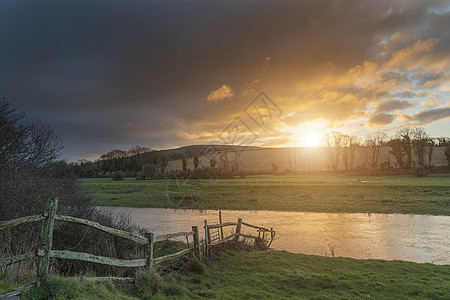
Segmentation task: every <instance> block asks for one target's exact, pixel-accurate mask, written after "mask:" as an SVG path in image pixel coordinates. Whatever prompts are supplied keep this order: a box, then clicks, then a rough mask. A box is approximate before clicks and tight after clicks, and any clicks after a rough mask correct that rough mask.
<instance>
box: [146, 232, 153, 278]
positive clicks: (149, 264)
mask: <svg viewBox="0 0 450 300" xmlns="http://www.w3.org/2000/svg"><path fill="white" fill-rule="evenodd" d="M147 238H148V241H149V243H148V245H147V246H146V249H147V267H149V268H150V269H151V268H152V267H153V247H154V241H153V232H149V233H148V236H147Z"/></svg>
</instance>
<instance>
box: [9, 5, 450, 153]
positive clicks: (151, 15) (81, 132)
mask: <svg viewBox="0 0 450 300" xmlns="http://www.w3.org/2000/svg"><path fill="white" fill-rule="evenodd" d="M445 3H446V2H445V1H356V0H355V1H297V2H294V1H236V2H232V1H140V0H139V1H138V0H135V1H114V0H113V1H100V0H94V1H92V0H91V1H87V0H81V1H50V0H46V1H18V0H14V1H9V0H3V1H1V2H0V37H1V43H2V47H0V66H1V67H2V72H0V95H6V96H9V97H10V98H13V99H16V100H17V101H18V102H19V103H21V104H23V106H24V108H26V109H27V110H28V111H29V112H30V113H32V114H39V115H41V116H42V117H44V118H48V119H50V121H53V122H55V123H56V125H57V126H58V128H59V129H60V130H61V131H63V132H64V136H65V137H66V140H68V142H69V146H70V147H71V149H74V150H70V151H73V153H82V152H83V151H84V150H78V149H87V148H88V147H87V146H86V145H91V148H90V149H92V152H96V151H98V152H100V151H105V150H106V151H107V150H109V149H112V148H118V147H119V146H121V147H122V146H123V147H126V145H130V146H132V145H134V144H143V145H146V146H150V147H167V146H173V145H183V144H185V143H195V142H196V141H192V140H189V139H188V138H187V137H186V136H187V135H184V134H182V133H180V131H183V130H185V131H196V130H198V131H199V133H198V135H199V136H208V134H206V131H209V132H210V133H211V132H216V131H219V132H220V129H221V128H223V127H224V126H225V125H226V124H227V123H228V122H229V121H231V120H233V119H234V116H236V115H237V114H239V113H241V111H242V109H243V108H244V107H245V105H246V104H247V102H248V101H249V100H251V97H252V96H251V95H248V96H245V97H244V96H241V95H243V94H245V93H241V91H243V90H245V89H246V87H248V86H250V85H252V86H253V89H258V88H261V87H263V88H264V89H266V90H267V91H268V92H270V93H271V95H273V97H274V98H281V97H292V98H296V97H297V95H299V94H298V91H297V90H296V88H297V87H298V86H305V87H308V86H309V85H311V84H312V83H314V82H315V81H316V80H320V79H321V78H322V77H323V74H324V73H336V74H339V73H345V72H347V70H348V69H350V68H352V67H353V66H355V65H358V64H361V63H362V62H363V61H365V60H370V59H372V58H373V57H374V56H376V55H378V54H379V52H380V45H379V43H380V39H382V38H383V37H386V38H387V37H390V36H392V35H393V34H394V33H397V32H409V35H405V36H407V37H408V36H411V35H415V33H414V32H416V31H417V32H419V33H417V34H416V36H414V37H412V38H398V39H396V40H395V43H394V41H392V42H391V43H388V44H387V45H386V47H384V48H383V49H384V50H383V51H388V52H389V51H390V52H393V51H396V50H398V49H400V48H402V47H406V46H407V45H408V44H409V43H411V42H413V41H415V40H417V39H425V38H428V37H437V38H439V44H438V46H437V48H436V49H437V51H438V53H439V54H440V55H441V56H445V55H446V53H448V50H449V48H450V42H449V41H450V38H449V36H448V33H447V32H446V31H445V32H443V31H442V28H448V26H447V25H449V19H450V18H449V17H448V13H441V10H442V8H445V7H447V6H446V4H445ZM444 26H446V27H444ZM417 29H420V30H417ZM411 32H413V33H414V34H413V33H411ZM435 74H438V75H436V76H438V77H436V76H435V77H433V76H431V77H430V76H429V75H427V74H422V75H418V76H419V77H418V79H417V80H419V81H421V82H423V84H424V85H425V84H426V83H427V82H432V81H433V80H434V81H436V80H442V78H443V77H442V75H440V74H443V73H442V72H437V73H435ZM439 76H441V77H439ZM382 79H383V80H385V81H389V82H392V81H395V84H401V82H403V81H405V80H407V78H405V77H404V75H402V74H400V73H398V74H397V73H395V72H394V71H392V72H386V73H385V74H384V75H382ZM439 82H440V81H439ZM430 84H431V83H430ZM224 85H226V86H229V87H230V88H231V89H232V90H233V91H235V93H234V96H233V97H230V98H229V99H227V101H224V102H223V103H222V102H217V103H207V100H206V99H207V97H208V95H210V93H211V92H212V91H214V90H217V89H219V88H221V87H222V86H224ZM256 85H258V86H256ZM345 89H348V90H352V89H353V88H352V86H349V87H348V88H345ZM340 93H342V94H345V93H348V94H351V95H352V97H353V98H351V99H350V97H349V96H348V97H347V98H349V100H347V101H344V104H345V105H344V106H339V105H338V104H336V106H333V105H331V106H330V105H327V103H325V102H323V103H322V104H323V105H322V107H324V108H323V109H322V110H321V111H317V113H316V115H317V116H321V117H325V118H326V117H329V116H330V115H332V114H334V113H335V111H339V112H340V113H339V118H341V119H345V117H348V114H346V113H345V112H346V111H352V109H349V108H351V107H352V103H354V101H359V102H360V103H359V104H358V105H359V106H360V107H361V108H364V107H365V104H364V103H363V100H364V101H365V99H366V100H367V99H368V100H367V101H375V100H374V98H377V97H382V96H380V95H381V94H383V93H385V92H383V91H381V92H380V91H377V90H376V89H374V90H373V91H371V92H370V93H372V94H373V95H372V96H364V97H360V96H359V95H360V94H363V93H364V95H365V94H367V93H368V92H367V91H363V90H361V89H360V90H358V91H353V90H352V91H348V92H346V91H342V92H340ZM322 94H323V93H322ZM329 98H330V99H333V101H334V99H335V98H333V97H329ZM297 99H298V98H297ZM354 99H356V100H354ZM357 99H359V100H357ZM361 99H362V100H361ZM370 99H372V100H370ZM302 101H306V100H297V102H302ZM338 106H339V107H338ZM359 106H358V107H359ZM327 107H328V108H329V109H327ZM180 124H183V126H180ZM204 133H205V134H204ZM124 145H125V146H124ZM77 147H78V148H77ZM103 149H105V150H103ZM73 155H74V154H73ZM73 155H72V154H70V155H69V154H68V155H67V157H70V158H73Z"/></svg>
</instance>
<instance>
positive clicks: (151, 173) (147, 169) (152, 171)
mask: <svg viewBox="0 0 450 300" xmlns="http://www.w3.org/2000/svg"><path fill="white" fill-rule="evenodd" d="M156 171H157V168H156V165H154V164H147V165H145V166H143V167H142V173H143V174H144V176H145V177H146V178H153V177H155V175H156Z"/></svg>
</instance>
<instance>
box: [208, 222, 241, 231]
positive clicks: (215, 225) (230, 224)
mask: <svg viewBox="0 0 450 300" xmlns="http://www.w3.org/2000/svg"><path fill="white" fill-rule="evenodd" d="M237 224H238V223H236V222H227V223H222V224H214V225H208V228H210V229H212V228H222V227H225V226H236V225H237Z"/></svg>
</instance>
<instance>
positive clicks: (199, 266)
mask: <svg viewBox="0 0 450 300" xmlns="http://www.w3.org/2000/svg"><path fill="white" fill-rule="evenodd" d="M186 270H188V271H189V272H191V273H193V274H198V275H202V274H205V272H206V267H205V264H204V263H203V262H202V261H200V260H198V259H192V260H190V261H189V263H188V265H187V268H186Z"/></svg>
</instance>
